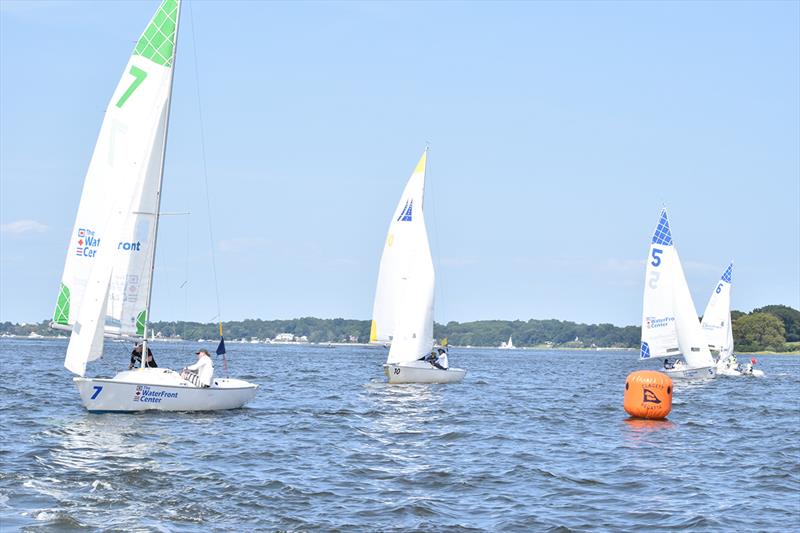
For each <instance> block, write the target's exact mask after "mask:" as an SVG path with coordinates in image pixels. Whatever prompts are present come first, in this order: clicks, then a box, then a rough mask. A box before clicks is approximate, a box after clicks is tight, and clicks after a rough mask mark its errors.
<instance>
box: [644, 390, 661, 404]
mask: <svg viewBox="0 0 800 533" xmlns="http://www.w3.org/2000/svg"><path fill="white" fill-rule="evenodd" d="M642 393H643V394H644V398H642V403H661V400H659V399H658V396H656V393H655V392H653V391H651V390H650V389H645V388H644V387H642Z"/></svg>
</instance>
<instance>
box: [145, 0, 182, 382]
mask: <svg viewBox="0 0 800 533" xmlns="http://www.w3.org/2000/svg"><path fill="white" fill-rule="evenodd" d="M177 9H178V12H177V14H176V15H175V44H174V45H173V46H172V72H170V75H169V98H168V100H167V116H166V119H165V121H164V142H163V144H162V145H161V163H160V166H159V171H158V188H157V189H156V211H155V221H154V223H153V224H154V228H153V260H152V261H150V286H149V287H148V289H147V299H146V300H145V306H144V331H143V332H142V333H143V337H144V338H143V340H142V366H141V368H146V366H147V335H148V329H149V328H148V324H149V322H150V301H151V299H152V297H153V272H154V271H155V268H156V249H157V248H156V244H157V243H158V222H159V219H160V218H161V187H162V186H163V184H164V161H165V160H166V159H167V137H168V136H169V115H170V112H171V111H172V91H173V80H174V79H175V66H176V61H175V59H176V58H177V56H178V32H179V31H180V21H181V2H180V0H178V8H177Z"/></svg>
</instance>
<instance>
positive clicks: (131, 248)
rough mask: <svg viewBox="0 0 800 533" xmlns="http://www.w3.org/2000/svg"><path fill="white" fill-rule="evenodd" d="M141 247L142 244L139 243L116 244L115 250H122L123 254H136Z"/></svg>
mask: <svg viewBox="0 0 800 533" xmlns="http://www.w3.org/2000/svg"><path fill="white" fill-rule="evenodd" d="M141 247H142V243H141V242H140V241H136V242H119V243H117V250H123V251H125V252H138V251H139V250H140V249H141Z"/></svg>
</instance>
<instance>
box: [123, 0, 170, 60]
mask: <svg viewBox="0 0 800 533" xmlns="http://www.w3.org/2000/svg"><path fill="white" fill-rule="evenodd" d="M178 1H179V0H164V1H163V2H162V3H161V6H160V7H159V8H158V11H156V14H155V15H154V16H153V20H151V21H150V24H148V25H147V29H145V30H144V33H143V34H142V36H141V37H140V38H139V42H137V43H136V48H134V49H133V54H134V55H137V56H142V57H146V58H147V59H149V60H151V61H153V62H154V63H158V64H159V65H164V66H165V67H171V66H172V53H173V51H174V50H175V34H176V30H177V28H178Z"/></svg>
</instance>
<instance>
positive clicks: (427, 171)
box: [425, 142, 444, 340]
mask: <svg viewBox="0 0 800 533" xmlns="http://www.w3.org/2000/svg"><path fill="white" fill-rule="evenodd" d="M425 151H426V152H427V155H430V153H431V145H430V143H429V142H426V143H425ZM426 163H427V168H426V169H425V182H426V184H427V186H428V188H429V189H430V198H436V196H435V195H434V194H433V180H432V179H430V177H429V176H430V174H431V172H430V168H431V160H430V157H427V158H426ZM435 204H436V201H435V200H434V201H433V202H432V201H430V200H428V205H430V206H431V221H432V222H433V240H434V245H435V251H434V254H433V256H434V260H435V262H436V272H441V271H442V261H441V253H440V251H439V224H438V223H437V222H436V209H435V208H434V206H435ZM435 290H436V292H438V293H439V294H438V298H437V302H439V303H438V304H436V307H435V308H434V309H436V308H439V309H441V308H442V307H443V305H442V302H444V289H443V284H442V278H441V277H440V276H438V275H437V276H436V289H435ZM434 314H435V311H434ZM440 316H441V314H440ZM434 322H436V321H435V320H434ZM434 340H436V339H435V335H434Z"/></svg>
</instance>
